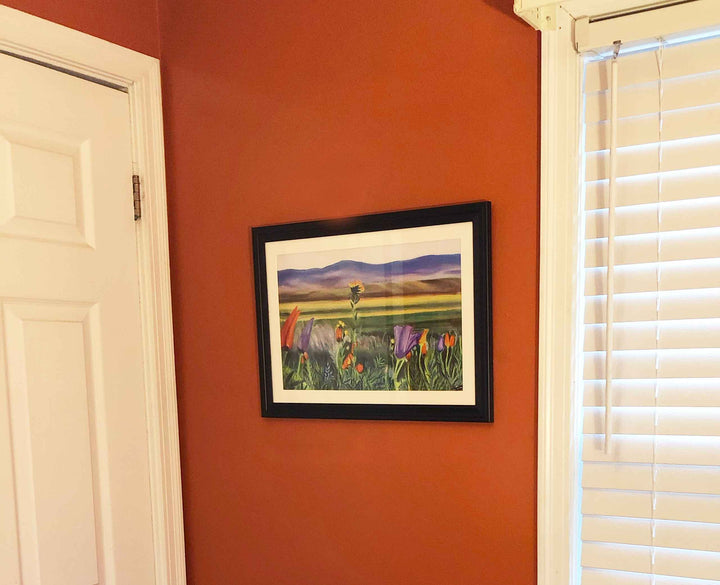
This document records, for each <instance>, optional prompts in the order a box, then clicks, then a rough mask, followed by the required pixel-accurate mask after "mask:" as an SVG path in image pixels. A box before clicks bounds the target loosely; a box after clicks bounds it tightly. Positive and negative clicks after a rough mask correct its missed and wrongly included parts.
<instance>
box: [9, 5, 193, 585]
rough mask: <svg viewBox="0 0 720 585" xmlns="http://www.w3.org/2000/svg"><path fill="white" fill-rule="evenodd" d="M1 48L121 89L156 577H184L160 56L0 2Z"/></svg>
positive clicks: (170, 582)
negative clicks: (132, 194) (130, 165)
mask: <svg viewBox="0 0 720 585" xmlns="http://www.w3.org/2000/svg"><path fill="white" fill-rule="evenodd" d="M0 50H2V51H7V52H10V53H14V54H16V55H20V56H24V57H29V58H31V59H35V60H38V61H41V62H44V63H47V64H49V65H52V66H55V67H60V68H64V69H68V70H70V71H74V72H76V73H80V74H82V75H88V76H91V77H95V78H97V79H100V80H104V81H108V82H110V83H113V84H116V85H120V86H123V87H126V88H127V90H128V95H129V98H130V110H131V119H132V126H133V128H132V136H133V157H134V162H135V165H136V167H137V168H136V169H135V172H136V173H138V174H139V175H140V177H141V181H142V184H143V200H142V204H143V217H142V219H141V220H139V221H138V222H136V230H137V242H138V260H139V269H140V304H141V318H142V328H143V338H144V339H143V357H144V362H145V363H144V366H145V391H146V405H147V421H148V443H149V462H150V491H151V498H152V512H153V540H154V546H155V571H156V581H155V582H156V584H157V585H184V584H185V582H186V577H185V541H184V530H183V515H182V493H181V481H180V454H179V448H178V420H177V397H176V387H175V361H174V348H173V329H172V308H171V298H170V261H169V252H168V231H167V199H166V188H165V154H164V141H163V124H162V99H161V93H160V63H159V61H158V60H157V59H154V58H152V57H148V56H147V55H143V54H141V53H137V52H135V51H131V50H129V49H126V48H123V47H120V46H118V45H114V44H112V43H109V42H107V41H104V40H101V39H98V38H95V37H92V36H90V35H87V34H84V33H81V32H78V31H75V30H72V29H69V28H66V27H64V26H61V25H58V24H55V23H51V22H48V21H46V20H43V19H40V18H37V17H34V16H31V15H28V14H25V13H23V12H19V11H17V10H13V9H11V8H7V7H4V6H0ZM128 188H129V185H128ZM128 201H130V199H129V200H128Z"/></svg>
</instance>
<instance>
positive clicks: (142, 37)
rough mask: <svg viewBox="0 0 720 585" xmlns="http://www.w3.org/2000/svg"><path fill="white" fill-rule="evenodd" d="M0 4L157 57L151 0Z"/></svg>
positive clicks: (9, 0) (12, 0)
mask: <svg viewBox="0 0 720 585" xmlns="http://www.w3.org/2000/svg"><path fill="white" fill-rule="evenodd" d="M0 4H4V5H5V6H9V7H10V8H16V9H17V10H22V11H23V12H28V13H30V14H34V15H35V16H39V17H40V18H45V19H47V20H52V21H53V22H57V23H59V24H62V25H65V26H68V27H70V28H74V29H76V30H81V31H82V32H84V33H87V34H90V35H93V36H96V37H100V38H103V39H105V40H108V41H110V42H112V43H115V44H117V45H122V46H123V47H128V48H130V49H133V50H135V51H140V52H141V53H145V54H146V55H151V56H153V57H159V56H160V38H159V35H158V12H157V2H156V1H155V0H0Z"/></svg>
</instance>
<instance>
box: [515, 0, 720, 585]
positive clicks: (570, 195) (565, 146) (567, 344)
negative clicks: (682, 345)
mask: <svg viewBox="0 0 720 585" xmlns="http://www.w3.org/2000/svg"><path fill="white" fill-rule="evenodd" d="M574 1H575V0H570V1H569V2H562V3H560V2H557V1H553V0H516V11H517V8H518V6H519V5H525V6H526V7H527V6H529V5H530V4H532V5H533V9H538V10H546V12H544V13H540V12H538V13H536V14H545V15H546V16H548V18H545V19H544V20H543V19H540V22H539V24H540V26H538V25H537V23H532V24H534V25H535V26H536V28H538V29H540V30H542V60H541V68H542V69H541V74H542V83H541V104H542V105H541V188H540V283H539V288H540V301H539V355H538V510H537V519H538V520H537V521H538V528H537V538H538V544H537V563H538V585H573V584H575V583H577V582H578V581H579V574H576V573H575V572H576V571H577V570H578V567H579V564H580V563H579V558H578V555H579V540H580V539H579V534H578V531H579V525H580V522H579V520H580V506H579V489H578V488H579V453H578V449H579V445H580V437H581V435H580V425H581V422H580V419H581V417H580V416H578V409H580V408H581V407H582V406H581V404H580V393H579V392H578V391H577V389H578V384H579V383H580V377H581V372H580V371H579V359H578V357H579V355H580V353H579V351H578V350H579V343H580V340H582V331H581V329H580V325H579V321H580V320H579V319H577V313H578V311H580V310H582V292H581V290H580V288H579V285H578V275H579V274H580V273H581V269H582V258H580V257H579V249H580V244H579V242H580V241H582V238H581V236H582V235H583V234H582V233H581V230H582V229H583V224H582V221H580V220H581V203H580V194H581V193H582V191H581V189H580V173H579V168H580V160H579V157H580V140H581V125H582V122H581V119H580V112H581V103H582V91H581V90H582V86H581V81H582V57H581V56H580V55H579V54H578V53H577V51H576V46H577V44H578V41H580V44H581V45H582V48H586V49H588V48H592V47H595V46H599V45H598V43H605V44H608V43H607V42H605V41H607V39H609V38H610V36H614V34H616V32H615V33H611V34H609V36H608V34H607V32H606V31H605V28H606V27H604V25H600V26H596V27H595V30H594V31H592V35H591V36H588V35H589V34H590V31H588V29H587V27H588V21H587V19H582V20H577V21H576V20H575V18H574V17H573V13H572V10H571V11H570V12H568V10H566V8H568V9H570V7H571V6H572V5H573V2H574ZM582 2H584V0H577V2H576V4H581V3H582ZM588 2H590V0H588ZM632 3H633V0H618V2H616V4H623V5H627V8H631V6H630V5H631V4H632ZM635 3H636V6H643V5H647V4H650V2H648V1H643V0H640V1H638V0H635ZM664 3H665V4H671V3H672V2H667V1H665V2H663V0H659V1H656V2H653V4H657V5H662V4H664ZM693 6H694V9H695V10H697V9H698V8H700V9H701V11H702V12H701V13H702V24H704V25H706V26H718V25H720V5H719V4H718V3H709V2H708V1H707V0H695V2H691V3H688V4H685V5H682V6H678V7H677V8H673V9H666V10H668V12H665V13H664V14H663V15H662V16H661V15H660V14H659V13H657V14H656V15H654V17H653V18H652V19H650V20H647V19H646V20H644V21H637V19H635V18H634V17H632V16H625V17H623V18H622V22H621V23H620V25H621V27H623V30H625V31H627V33H628V35H631V34H633V33H634V34H637V35H638V37H644V38H646V37H649V36H654V35H663V34H666V33H668V32H673V30H674V31H675V32H676V31H677V27H681V28H682V27H683V23H687V22H697V21H696V20H693V19H697V13H695V14H694V15H693V14H692V13H691V12H688V11H687V9H688V8H689V7H693ZM623 7H626V6H623ZM547 11H550V12H547ZM575 16H577V14H575ZM526 20H528V19H526ZM576 22H577V24H579V25H580V30H578V28H577V27H576V26H575V23H576ZM637 22H642V26H641V27H640V28H638V27H637V26H636V24H637ZM668 23H671V24H672V25H673V26H674V29H673V27H670V28H668ZM598 24H600V23H598ZM550 25H552V26H550ZM576 34H577V35H578V37H577V38H576ZM629 40H631V41H632V40H635V39H629Z"/></svg>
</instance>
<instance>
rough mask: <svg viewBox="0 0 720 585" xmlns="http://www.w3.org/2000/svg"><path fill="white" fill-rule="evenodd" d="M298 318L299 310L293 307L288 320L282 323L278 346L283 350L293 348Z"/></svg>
mask: <svg viewBox="0 0 720 585" xmlns="http://www.w3.org/2000/svg"><path fill="white" fill-rule="evenodd" d="M299 316H300V309H298V308H297V307H295V308H294V309H293V310H292V311H291V312H290V315H288V318H287V319H286V320H285V323H283V326H282V329H281V330H280V346H281V347H283V348H285V349H291V348H292V346H293V340H294V339H295V325H296V324H297V320H298V317H299Z"/></svg>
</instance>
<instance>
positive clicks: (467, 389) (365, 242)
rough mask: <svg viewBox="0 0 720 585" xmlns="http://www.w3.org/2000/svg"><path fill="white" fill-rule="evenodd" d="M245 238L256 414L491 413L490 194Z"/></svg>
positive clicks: (480, 417) (468, 418)
mask: <svg viewBox="0 0 720 585" xmlns="http://www.w3.org/2000/svg"><path fill="white" fill-rule="evenodd" d="M252 239H253V266H254V276H255V309H256V315H257V331H258V337H257V344H258V353H257V355H258V361H259V364H258V365H259V368H258V371H259V377H260V406H261V412H262V415H263V416H264V417H273V418H285V417H288V418H335V419H370V420H424V421H463V422H491V421H492V417H493V414H492V303H491V275H490V270H491V261H490V241H491V238H490V203H489V202H488V201H477V202H471V203H461V204H458V205H446V206H438V207H426V208H422V209H410V210H405V211H392V212H387V213H376V214H369V215H358V216H354V217H340V218H334V219H327V220H314V221H304V222H295V223H284V224H277V225H266V226H259V227H253V228H252Z"/></svg>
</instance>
